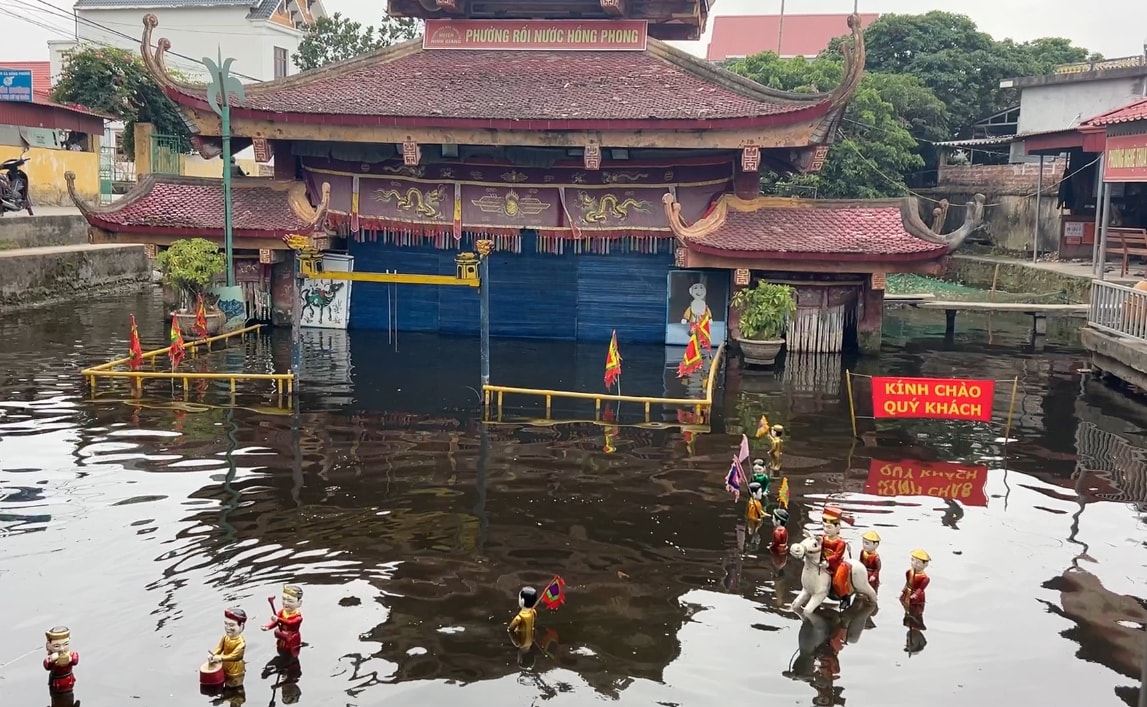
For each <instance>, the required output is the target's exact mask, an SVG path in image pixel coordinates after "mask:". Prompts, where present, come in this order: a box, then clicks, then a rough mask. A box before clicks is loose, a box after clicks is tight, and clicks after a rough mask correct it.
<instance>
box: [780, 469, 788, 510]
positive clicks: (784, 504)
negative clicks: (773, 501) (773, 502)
mask: <svg viewBox="0 0 1147 707" xmlns="http://www.w3.org/2000/svg"><path fill="white" fill-rule="evenodd" d="M777 503H779V504H781V508H788V507H789V478H788V477H787V476H786V477H784V478H782V479H781V487H780V488H779V489H777Z"/></svg>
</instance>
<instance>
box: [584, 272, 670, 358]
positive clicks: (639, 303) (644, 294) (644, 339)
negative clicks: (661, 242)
mask: <svg viewBox="0 0 1147 707" xmlns="http://www.w3.org/2000/svg"><path fill="white" fill-rule="evenodd" d="M672 264H673V257H672V256H671V255H669V254H662V255H645V254H639V253H615V254H611V255H581V256H578V258H577V268H578V282H577V310H578V317H577V320H578V321H577V338H578V341H609V337H610V335H611V334H612V333H613V330H614V329H616V330H617V336H618V341H622V340H624V341H627V342H629V343H635V344H638V343H640V344H660V343H664V341H665V273H666V272H667V271H668V269H669V267H670V266H671V265H672Z"/></svg>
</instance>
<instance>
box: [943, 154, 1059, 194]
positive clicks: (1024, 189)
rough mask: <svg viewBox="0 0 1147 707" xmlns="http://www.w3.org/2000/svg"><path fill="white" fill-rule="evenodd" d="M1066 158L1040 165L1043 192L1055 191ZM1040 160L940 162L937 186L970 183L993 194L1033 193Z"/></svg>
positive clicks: (977, 188)
mask: <svg viewBox="0 0 1147 707" xmlns="http://www.w3.org/2000/svg"><path fill="white" fill-rule="evenodd" d="M1066 166H1067V160H1056V161H1055V162H1050V161H1049V162H1046V163H1045V164H1044V166H1043V185H1044V189H1045V190H1046V191H1045V193H1052V194H1054V193H1056V191H1057V187H1056V185H1057V184H1058V183H1059V180H1061V179H1063V172H1064V168H1065V167H1066ZM1038 177H1039V163H1026V162H1024V163H1020V164H974V165H942V166H941V167H940V183H939V186H940V187H971V188H974V189H975V190H976V191H979V192H982V193H984V194H989V195H994V196H1004V195H1009V196H1021V195H1025V194H1034V193H1035V191H1036V189H1037V188H1038V187H1037V186H1036V185H1037V182H1038Z"/></svg>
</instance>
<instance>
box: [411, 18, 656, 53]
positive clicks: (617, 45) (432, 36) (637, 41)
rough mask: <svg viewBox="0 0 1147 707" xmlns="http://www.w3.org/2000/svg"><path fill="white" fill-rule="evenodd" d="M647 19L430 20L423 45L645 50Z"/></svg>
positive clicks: (461, 47)
mask: <svg viewBox="0 0 1147 707" xmlns="http://www.w3.org/2000/svg"><path fill="white" fill-rule="evenodd" d="M648 29H649V23H647V22H646V21H644V20H585V21H578V20H426V29H425V31H424V32H423V34H422V48H423V49H516V50H536V51H541V50H551V51H552V50H558V51H564V52H577V51H582V52H605V51H630V52H632V51H645V47H646V44H647V42H648V39H649V33H648Z"/></svg>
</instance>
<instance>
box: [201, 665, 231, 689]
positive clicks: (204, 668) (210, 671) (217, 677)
mask: <svg viewBox="0 0 1147 707" xmlns="http://www.w3.org/2000/svg"><path fill="white" fill-rule="evenodd" d="M226 681H227V676H226V675H225V674H224V673H223V664H222V663H212V662H207V663H204V664H203V665H201V666H199V684H200V685H206V686H209V687H216V686H222V685H223V683H225V682H226Z"/></svg>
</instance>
